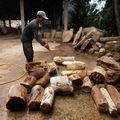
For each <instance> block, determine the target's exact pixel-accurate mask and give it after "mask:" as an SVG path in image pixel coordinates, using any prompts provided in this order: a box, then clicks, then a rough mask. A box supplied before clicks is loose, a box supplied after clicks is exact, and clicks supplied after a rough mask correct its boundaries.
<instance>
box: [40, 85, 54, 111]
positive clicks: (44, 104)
mask: <svg viewBox="0 0 120 120" xmlns="http://www.w3.org/2000/svg"><path fill="white" fill-rule="evenodd" d="M53 102H54V89H53V88H52V87H47V88H46V89H45V91H44V95H43V98H42V100H41V104H40V109H41V111H42V112H43V113H49V112H51V110H52V107H53Z"/></svg>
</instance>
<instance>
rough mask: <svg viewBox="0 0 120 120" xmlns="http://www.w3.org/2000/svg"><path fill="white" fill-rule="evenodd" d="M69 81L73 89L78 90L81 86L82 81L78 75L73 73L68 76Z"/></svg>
mask: <svg viewBox="0 0 120 120" xmlns="http://www.w3.org/2000/svg"><path fill="white" fill-rule="evenodd" d="M68 78H69V80H70V81H72V84H73V87H74V89H76V90H77V89H80V86H81V85H82V84H83V81H82V79H81V77H80V75H79V74H78V73H74V74H71V75H69V76H68Z"/></svg>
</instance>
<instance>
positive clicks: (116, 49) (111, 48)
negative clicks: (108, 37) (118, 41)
mask: <svg viewBox="0 0 120 120" xmlns="http://www.w3.org/2000/svg"><path fill="white" fill-rule="evenodd" d="M108 50H109V51H111V52H120V45H119V46H113V47H110V48H109V49H108Z"/></svg>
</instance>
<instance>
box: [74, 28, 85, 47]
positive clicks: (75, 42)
mask: <svg viewBox="0 0 120 120" xmlns="http://www.w3.org/2000/svg"><path fill="white" fill-rule="evenodd" d="M82 30H83V28H82V27H80V28H79V30H78V32H77V33H76V34H75V37H74V40H73V46H74V45H76V44H77V43H78V42H79V40H80V37H81V35H82Z"/></svg>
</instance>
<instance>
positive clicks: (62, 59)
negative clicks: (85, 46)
mask: <svg viewBox="0 0 120 120" xmlns="http://www.w3.org/2000/svg"><path fill="white" fill-rule="evenodd" d="M74 60H75V57H74V56H70V57H60V56H56V57H54V58H53V61H54V62H55V63H56V64H59V65H62V62H64V61H74Z"/></svg>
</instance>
